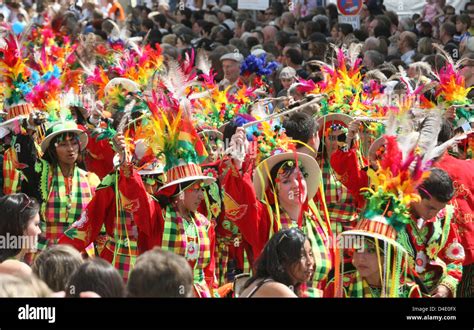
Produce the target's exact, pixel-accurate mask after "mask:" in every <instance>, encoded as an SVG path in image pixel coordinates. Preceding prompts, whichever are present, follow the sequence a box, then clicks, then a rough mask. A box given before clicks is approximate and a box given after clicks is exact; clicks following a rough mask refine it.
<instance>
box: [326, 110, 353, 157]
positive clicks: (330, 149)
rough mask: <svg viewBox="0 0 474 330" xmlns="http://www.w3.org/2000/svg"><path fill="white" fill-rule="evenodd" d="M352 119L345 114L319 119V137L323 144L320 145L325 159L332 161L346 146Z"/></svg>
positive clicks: (330, 115) (329, 115)
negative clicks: (337, 152) (342, 147)
mask: <svg viewBox="0 0 474 330" xmlns="http://www.w3.org/2000/svg"><path fill="white" fill-rule="evenodd" d="M351 122H352V118H351V117H350V116H348V115H345V114H339V113H335V114H328V115H325V116H321V117H319V118H318V119H317V123H318V128H319V136H320V137H321V141H322V142H323V143H321V144H320V151H322V157H323V158H324V159H327V160H329V159H331V156H332V154H333V153H334V152H335V151H336V150H338V149H339V147H340V146H343V145H345V142H346V139H347V133H348V126H349V124H350V123H351Z"/></svg>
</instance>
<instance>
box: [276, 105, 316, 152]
mask: <svg viewBox="0 0 474 330" xmlns="http://www.w3.org/2000/svg"><path fill="white" fill-rule="evenodd" d="M283 127H284V128H285V132H286V135H287V136H289V137H291V138H292V139H293V140H296V141H301V142H303V143H308V141H309V140H310V139H311V138H312V137H313V136H314V134H315V133H316V132H317V131H318V127H317V123H316V121H315V120H314V118H313V117H311V116H310V115H308V114H307V113H304V112H295V113H294V114H292V115H291V116H290V117H289V118H287V119H285V121H284V122H283ZM299 146H301V145H299Z"/></svg>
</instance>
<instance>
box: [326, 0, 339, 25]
mask: <svg viewBox="0 0 474 330" xmlns="http://www.w3.org/2000/svg"><path fill="white" fill-rule="evenodd" d="M326 16H327V17H329V20H330V22H331V24H332V23H333V22H337V19H338V17H339V11H338V9H337V6H336V4H334V3H330V4H328V5H327V6H326Z"/></svg>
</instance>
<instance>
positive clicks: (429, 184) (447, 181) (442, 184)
mask: <svg viewBox="0 0 474 330" xmlns="http://www.w3.org/2000/svg"><path fill="white" fill-rule="evenodd" d="M420 188H422V189H420ZM420 188H418V192H419V194H420V196H421V198H424V199H430V196H429V195H431V196H432V197H434V198H436V199H437V200H438V201H440V202H441V203H447V202H449V201H450V200H451V199H452V198H453V196H454V186H453V180H451V178H450V177H449V175H448V173H447V172H446V171H444V170H442V169H439V168H433V169H431V172H430V176H429V177H428V178H427V179H425V180H424V181H423V183H422V184H421V186H420ZM425 190H426V192H428V193H426V192H425ZM428 194H429V195H428Z"/></svg>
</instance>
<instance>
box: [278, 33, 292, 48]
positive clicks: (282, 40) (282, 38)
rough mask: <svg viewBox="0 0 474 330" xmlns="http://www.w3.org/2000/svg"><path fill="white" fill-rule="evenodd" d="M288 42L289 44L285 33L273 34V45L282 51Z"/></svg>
mask: <svg viewBox="0 0 474 330" xmlns="http://www.w3.org/2000/svg"><path fill="white" fill-rule="evenodd" d="M288 42H290V35H289V34H288V33H286V32H285V31H278V32H277V33H276V34H275V44H277V45H279V46H280V47H281V48H282V49H283V47H285V46H286V44H287V43H288Z"/></svg>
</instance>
